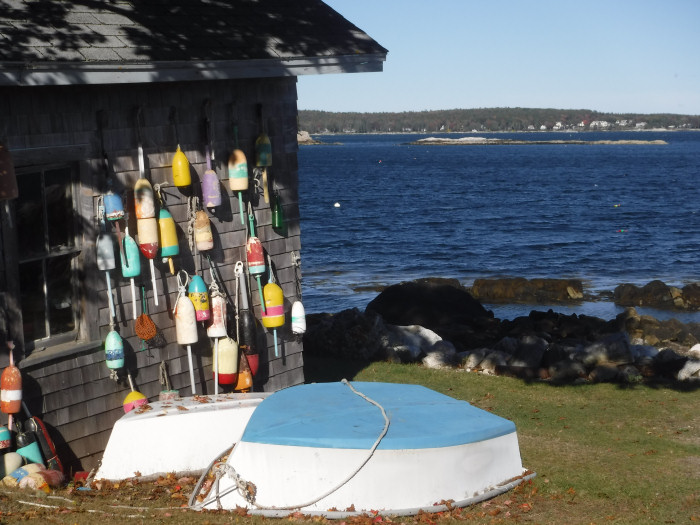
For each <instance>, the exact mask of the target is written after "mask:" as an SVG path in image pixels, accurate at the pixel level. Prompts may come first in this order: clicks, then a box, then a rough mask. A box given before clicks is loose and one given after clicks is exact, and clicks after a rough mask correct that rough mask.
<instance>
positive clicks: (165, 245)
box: [158, 208, 180, 275]
mask: <svg viewBox="0 0 700 525" xmlns="http://www.w3.org/2000/svg"><path fill="white" fill-rule="evenodd" d="M158 232H159V233H160V256H161V257H162V258H163V262H165V261H166V260H167V261H168V265H169V266H170V273H171V274H173V275H174V274H175V266H174V265H173V259H172V258H173V257H175V256H176V255H178V254H179V253H180V245H179V244H178V242H177V229H176V227H175V220H174V219H173V216H172V215H170V212H169V211H168V210H166V209H165V208H161V209H160V212H159V214H158Z"/></svg>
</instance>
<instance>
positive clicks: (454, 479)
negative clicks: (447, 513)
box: [209, 432, 523, 513]
mask: <svg viewBox="0 0 700 525" xmlns="http://www.w3.org/2000/svg"><path fill="white" fill-rule="evenodd" d="M368 454H369V451H368V450H361V449H332V448H314V447H299V446H284V445H269V444H261V443H249V442H241V443H239V444H238V445H237V446H236V448H235V449H234V452H233V453H232V454H231V456H230V457H229V460H228V465H230V466H233V467H234V469H235V470H236V472H237V473H238V474H239V475H240V476H241V477H242V478H243V479H244V480H245V481H247V482H252V483H253V484H255V486H256V488H257V496H256V503H257V504H258V505H260V506H261V507H264V508H271V507H274V508H276V509H280V508H290V509H295V508H299V509H300V510H301V511H302V512H305V511H310V512H325V511H328V510H329V509H335V510H339V511H344V510H347V509H348V508H350V507H354V509H353V510H354V511H358V512H361V511H367V512H369V511H371V510H377V511H389V510H398V509H410V508H419V507H431V506H434V505H436V504H439V503H440V502H441V501H447V500H454V501H462V500H470V499H472V498H474V497H475V496H478V495H479V494H483V493H485V492H488V491H489V490H491V489H493V488H494V487H495V486H498V485H501V484H503V483H505V482H507V481H509V480H512V479H513V478H517V477H519V476H522V475H523V468H522V463H521V458H520V452H519V448H518V439H517V435H516V433H515V432H512V433H509V434H506V435H503V436H499V437H495V438H492V439H488V440H485V441H480V442H473V443H467V444H463V445H455V446H448V447H441V448H423V449H411V450H381V449H378V450H376V451H375V452H374V454H373V456H372V457H371V459H370V460H369V461H368V462H367V464H366V465H365V466H364V467H363V468H362V469H360V471H359V472H358V473H357V474H356V475H355V476H354V477H353V478H352V479H350V480H349V481H348V482H347V483H345V484H344V485H342V486H341V487H340V488H339V489H338V490H337V491H335V492H333V493H332V494H329V495H327V496H326V497H324V498H323V499H321V500H320V501H318V502H317V503H314V504H311V505H308V506H305V507H297V506H298V505H302V504H304V503H306V502H309V501H311V500H313V499H315V498H317V497H318V496H320V495H322V494H324V493H326V492H327V491H329V490H331V489H332V488H334V487H336V486H337V485H338V484H341V483H342V481H343V480H344V479H345V478H347V477H348V476H349V475H350V474H351V473H352V472H354V471H355V470H356V469H357V468H358V467H359V466H360V465H361V464H362V462H363V461H364V460H365V459H366V458H367V456H368ZM232 485H233V484H232V481H231V479H230V478H229V477H226V478H224V479H222V481H221V488H220V494H224V495H223V496H222V497H221V498H220V502H221V505H222V506H223V508H226V509H234V508H235V507H236V506H239V507H247V508H248V509H249V510H250V511H251V512H253V513H254V512H256V511H261V510H264V509H258V508H256V507H254V506H251V504H250V503H248V502H247V501H246V500H245V499H244V498H243V497H242V496H241V495H240V494H239V493H238V492H237V491H235V490H231V489H232ZM215 505H216V502H215V501H211V500H210V502H209V508H216V507H215ZM268 506H269V507H268Z"/></svg>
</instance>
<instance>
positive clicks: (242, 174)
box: [228, 126, 248, 224]
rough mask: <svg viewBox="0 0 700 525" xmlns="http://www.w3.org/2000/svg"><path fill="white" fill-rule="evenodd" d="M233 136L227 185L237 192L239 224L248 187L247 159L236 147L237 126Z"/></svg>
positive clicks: (243, 221)
mask: <svg viewBox="0 0 700 525" xmlns="http://www.w3.org/2000/svg"><path fill="white" fill-rule="evenodd" d="M233 138H234V149H233V151H232V152H231V156H230V157H229V158H228V185H229V188H231V191H237V192H238V211H239V213H240V215H241V224H244V223H245V219H244V215H243V192H244V191H246V190H247V189H248V160H247V159H246V156H245V153H243V151H242V150H240V149H239V148H238V126H234V127H233Z"/></svg>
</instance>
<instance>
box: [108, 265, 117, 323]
mask: <svg viewBox="0 0 700 525" xmlns="http://www.w3.org/2000/svg"><path fill="white" fill-rule="evenodd" d="M105 276H106V277H107V297H108V298H109V313H110V315H111V316H112V317H111V318H110V322H112V321H116V320H117V316H116V314H115V313H114V298H113V297H112V280H111V279H110V278H109V270H107V271H106V272H105Z"/></svg>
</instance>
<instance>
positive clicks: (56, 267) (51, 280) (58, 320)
mask: <svg viewBox="0 0 700 525" xmlns="http://www.w3.org/2000/svg"><path fill="white" fill-rule="evenodd" d="M73 257H74V255H63V256H61V257H53V258H51V259H47V261H46V286H47V297H48V298H49V329H50V331H51V335H57V334H63V333H66V332H70V331H72V330H73V329H75V320H74V318H73V282H72V279H71V274H72V272H71V269H72V264H71V262H72V260H73Z"/></svg>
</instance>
